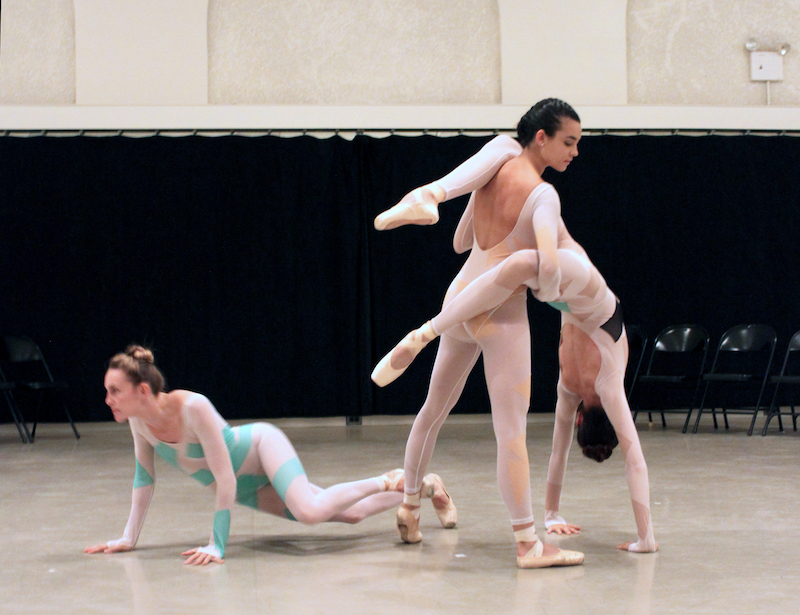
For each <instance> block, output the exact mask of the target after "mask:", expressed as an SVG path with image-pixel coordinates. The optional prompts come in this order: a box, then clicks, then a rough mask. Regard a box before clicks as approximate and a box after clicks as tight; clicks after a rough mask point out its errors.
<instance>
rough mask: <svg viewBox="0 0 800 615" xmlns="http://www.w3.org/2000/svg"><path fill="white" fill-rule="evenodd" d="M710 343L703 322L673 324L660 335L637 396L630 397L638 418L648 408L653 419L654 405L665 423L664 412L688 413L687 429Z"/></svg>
mask: <svg viewBox="0 0 800 615" xmlns="http://www.w3.org/2000/svg"><path fill="white" fill-rule="evenodd" d="M708 345H709V336H708V331H706V330H705V328H703V327H701V326H700V325H671V326H669V327H666V328H665V329H663V330H662V331H661V332H660V333H659V334H658V335H657V336H656V338H655V340H654V341H653V349H652V351H651V352H650V361H649V362H648V364H647V371H646V372H645V373H644V374H641V375H640V376H639V378H638V380H637V384H638V387H637V389H636V398H635V399H634V396H633V395H631V398H630V402H631V408H632V411H633V420H634V422H636V417H637V416H638V414H639V412H641V411H643V410H645V409H646V410H647V413H648V416H649V419H650V422H652V421H653V411H654V409H655V411H656V412H658V413H660V414H661V425H662V426H663V427H666V426H667V421H666V418H665V416H664V414H666V413H686V422H685V423H684V425H683V433H686V430H687V428H688V427H689V418H690V417H691V416H692V412H693V411H694V408H695V403H696V402H697V393H698V391H699V389H700V382H701V378H702V375H703V369H704V368H705V364H706V357H707V355H708ZM631 393H633V391H631ZM634 402H636V403H634Z"/></svg>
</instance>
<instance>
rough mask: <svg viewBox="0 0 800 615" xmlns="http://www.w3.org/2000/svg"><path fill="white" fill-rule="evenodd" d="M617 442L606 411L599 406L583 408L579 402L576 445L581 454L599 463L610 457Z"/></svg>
mask: <svg viewBox="0 0 800 615" xmlns="http://www.w3.org/2000/svg"><path fill="white" fill-rule="evenodd" d="M617 444H619V440H617V432H615V431H614V426H613V425H611V421H609V420H608V416H607V415H606V411H605V410H604V409H603V408H600V407H598V408H585V407H584V405H583V402H581V405H580V406H579V407H578V446H580V447H581V450H582V451H583V454H584V455H586V456H587V457H588V458H589V459H594V460H595V461H597V462H598V463H600V462H601V461H605V460H606V459H608V458H609V457H611V452H612V451H613V450H614V447H615V446H616V445H617Z"/></svg>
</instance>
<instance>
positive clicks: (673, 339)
mask: <svg viewBox="0 0 800 615" xmlns="http://www.w3.org/2000/svg"><path fill="white" fill-rule="evenodd" d="M708 346H709V335H708V331H706V329H705V328H704V327H702V326H700V325H671V326H669V327H667V328H665V329H663V330H662V331H661V332H660V333H659V334H658V335H657V336H656V339H655V341H654V342H653V351H652V353H651V354H650V363H649V364H648V366H647V373H648V374H675V375H687V376H699V375H700V374H702V373H703V369H704V368H705V364H706V356H707V355H708Z"/></svg>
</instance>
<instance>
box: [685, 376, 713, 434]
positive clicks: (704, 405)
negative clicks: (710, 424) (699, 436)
mask: <svg viewBox="0 0 800 615" xmlns="http://www.w3.org/2000/svg"><path fill="white" fill-rule="evenodd" d="M710 384H711V383H710V382H706V388H705V391H703V400H702V401H701V402H700V407H699V408H698V409H697V420H696V421H695V422H694V429H692V433H697V428H698V427H699V426H700V417H701V416H703V408H705V407H706V397H708V386H709V385H710ZM687 420H688V419H687Z"/></svg>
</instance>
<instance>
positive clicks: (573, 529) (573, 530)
mask: <svg viewBox="0 0 800 615" xmlns="http://www.w3.org/2000/svg"><path fill="white" fill-rule="evenodd" d="M547 533H548V534H558V535H559V536H562V535H564V536H569V535H571V534H580V533H581V528H580V526H577V525H572V524H571V523H556V524H554V525H551V526H550V527H548V528H547Z"/></svg>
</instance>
